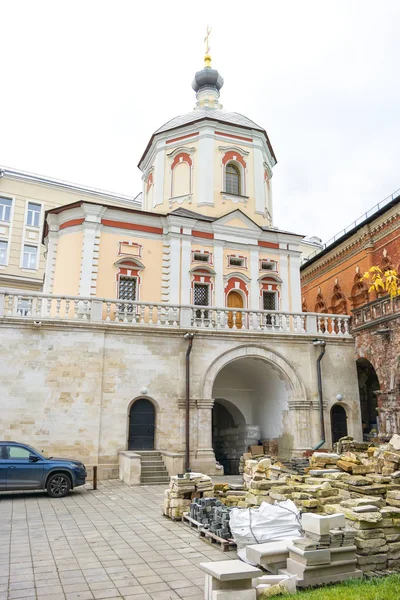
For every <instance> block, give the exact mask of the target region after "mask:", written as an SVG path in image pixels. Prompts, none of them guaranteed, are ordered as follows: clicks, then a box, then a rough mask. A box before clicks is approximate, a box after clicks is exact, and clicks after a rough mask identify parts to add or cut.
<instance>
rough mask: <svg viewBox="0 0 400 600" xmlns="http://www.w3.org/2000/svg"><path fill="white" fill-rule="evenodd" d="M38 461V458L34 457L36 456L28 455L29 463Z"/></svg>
mask: <svg viewBox="0 0 400 600" xmlns="http://www.w3.org/2000/svg"><path fill="white" fill-rule="evenodd" d="M38 460H40V458H39V457H38V456H36V454H30V455H29V462H38Z"/></svg>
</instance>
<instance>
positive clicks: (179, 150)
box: [167, 146, 196, 158]
mask: <svg viewBox="0 0 400 600" xmlns="http://www.w3.org/2000/svg"><path fill="white" fill-rule="evenodd" d="M194 152H196V148H194V147H192V148H187V147H186V146H178V147H177V148H174V149H173V150H172V152H169V153H168V154H167V156H168V158H176V157H177V156H178V154H188V155H189V156H192V154H194Z"/></svg>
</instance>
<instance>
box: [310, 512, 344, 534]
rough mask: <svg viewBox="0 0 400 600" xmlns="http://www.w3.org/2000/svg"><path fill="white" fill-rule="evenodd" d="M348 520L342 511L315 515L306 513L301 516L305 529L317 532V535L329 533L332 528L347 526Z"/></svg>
mask: <svg viewBox="0 0 400 600" xmlns="http://www.w3.org/2000/svg"><path fill="white" fill-rule="evenodd" d="M345 525H346V520H345V518H344V515H343V514H342V513H337V514H335V515H315V514H313V513H304V514H303V516H302V518H301V526H302V528H303V529H304V531H309V532H311V533H316V534H317V535H329V531H330V530H331V529H336V528H338V527H345Z"/></svg>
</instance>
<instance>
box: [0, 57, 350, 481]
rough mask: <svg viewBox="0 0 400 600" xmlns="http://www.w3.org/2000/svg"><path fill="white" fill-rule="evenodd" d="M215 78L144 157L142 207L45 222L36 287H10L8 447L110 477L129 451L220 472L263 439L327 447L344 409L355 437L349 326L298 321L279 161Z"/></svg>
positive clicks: (98, 208)
mask: <svg viewBox="0 0 400 600" xmlns="http://www.w3.org/2000/svg"><path fill="white" fill-rule="evenodd" d="M223 83H224V82H223V79H222V77H221V75H220V74H219V72H218V71H217V70H215V69H213V68H212V67H211V59H210V57H209V55H206V57H205V66H204V68H203V69H202V70H201V71H199V72H197V73H196V74H195V77H194V81H193V84H192V87H193V89H194V91H195V93H196V106H195V109H194V110H192V111H191V112H189V113H187V114H184V115H179V116H177V117H175V118H173V119H171V120H170V121H168V122H167V123H165V124H164V125H163V126H162V127H160V128H159V129H157V131H155V132H154V133H153V134H152V135H151V137H150V140H149V142H148V145H147V147H146V148H145V149H144V152H143V155H142V157H141V158H140V160H139V164H138V167H139V169H140V171H141V172H142V179H143V192H142V202H143V206H142V207H141V208H138V207H137V206H136V205H131V206H129V205H127V204H123V203H119V204H116V203H115V202H114V203H109V202H107V200H106V199H104V198H98V199H96V198H91V199H88V198H87V197H84V196H82V197H78V199H76V200H75V199H74V201H73V202H71V203H67V204H65V203H64V204H63V205H59V206H56V207H55V208H51V209H50V210H47V211H46V214H45V223H44V227H43V236H42V241H43V244H44V246H45V255H46V265H45V277H44V286H43V292H36V291H33V292H29V291H26V290H18V289H11V288H8V289H5V288H4V289H0V328H1V336H0V344H1V346H2V356H4V359H3V360H2V362H1V365H0V372H1V373H0V374H1V377H0V386H1V397H2V399H3V400H2V402H4V399H5V398H6V399H7V400H6V407H7V409H6V410H5V411H4V410H2V411H1V414H0V439H6V440H8V439H17V440H18V441H24V442H28V443H30V444H32V445H33V446H37V447H40V449H44V450H45V451H48V452H51V454H58V455H60V454H69V455H75V456H79V457H81V458H82V459H83V460H84V461H85V462H87V463H88V464H89V465H90V464H92V465H94V464H97V465H99V468H100V476H102V477H107V476H109V477H111V476H115V475H116V473H118V462H119V454H120V453H121V452H124V451H132V454H135V451H138V452H139V455H137V454H136V457H137V456H139V460H140V451H146V450H147V451H148V450H157V451H159V452H160V454H161V456H162V458H163V461H164V464H165V466H166V467H167V470H168V472H169V474H173V473H177V472H182V471H183V470H184V469H185V468H187V467H188V466H189V467H190V468H192V469H193V470H200V471H203V472H206V473H210V474H212V473H215V472H218V468H217V467H218V464H217V461H218V462H219V463H220V464H222V465H223V466H224V468H225V470H226V472H232V473H234V472H237V467H238V461H239V457H240V455H241V454H242V453H243V451H245V450H246V448H247V446H248V445H250V444H256V443H258V442H259V441H260V440H261V441H266V442H270V443H271V444H274V445H275V447H276V448H278V452H279V454H280V455H281V456H289V455H293V454H300V453H302V452H303V451H304V450H306V449H310V448H313V447H316V446H319V447H322V446H323V447H325V448H326V447H329V446H330V445H331V440H332V438H331V423H330V414H331V408H332V406H333V405H336V404H337V403H340V405H341V406H343V408H344V410H345V411H346V415H347V421H348V423H347V428H348V432H349V434H351V435H354V436H355V437H360V435H361V416H360V405H359V395H358V385H357V372H356V365H355V362H354V360H353V354H354V341H353V339H352V337H351V335H350V333H349V326H348V321H349V317H348V316H347V315H342V314H341V315H337V314H319V313H314V312H307V313H304V312H302V307H301V287H300V264H301V249H302V241H303V236H302V235H298V234H295V233H290V232H287V231H282V230H280V229H278V228H276V227H274V224H273V201H272V199H273V196H272V183H271V182H272V173H273V168H274V165H275V164H276V157H275V153H274V150H273V148H272V145H271V143H270V140H269V138H268V135H267V132H266V131H265V130H264V128H263V127H261V126H259V125H257V124H256V123H254V122H253V121H252V120H250V119H249V118H247V117H245V116H243V115H241V114H239V113H235V112H228V111H225V110H223V109H222V106H221V104H220V91H221V88H222V86H223ZM319 365H320V366H321V369H322V387H321V386H318V367H319ZM12 373H14V374H13V375H12ZM15 373H18V374H17V376H15ZM321 419H322V424H323V427H321Z"/></svg>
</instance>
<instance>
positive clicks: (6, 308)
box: [0, 289, 350, 336]
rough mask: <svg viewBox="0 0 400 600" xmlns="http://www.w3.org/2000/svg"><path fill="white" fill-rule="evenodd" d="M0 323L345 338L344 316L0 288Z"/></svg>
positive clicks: (346, 324)
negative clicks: (10, 320) (63, 323)
mask: <svg viewBox="0 0 400 600" xmlns="http://www.w3.org/2000/svg"><path fill="white" fill-rule="evenodd" d="M0 318H3V319H7V318H13V319H21V320H25V321H31V322H37V323H41V322H42V321H68V322H88V323H89V322H90V323H104V324H113V325H125V326H131V327H134V326H148V327H165V328H168V327H170V328H172V327H180V328H185V329H188V328H193V329H198V330H209V331H210V330H214V331H227V332H229V331H236V332H253V333H257V332H262V333H266V334H268V333H282V334H290V335H305V334H308V335H310V334H312V335H329V336H349V335H350V334H349V317H348V316H346V315H327V314H319V313H297V312H279V311H268V310H251V309H238V308H228V307H223V308H220V307H214V306H191V305H178V304H175V305H174V304H163V303H158V302H140V301H138V302H134V301H132V300H117V299H108V298H93V297H78V296H60V295H48V294H42V293H39V292H25V291H23V290H10V289H0Z"/></svg>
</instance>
